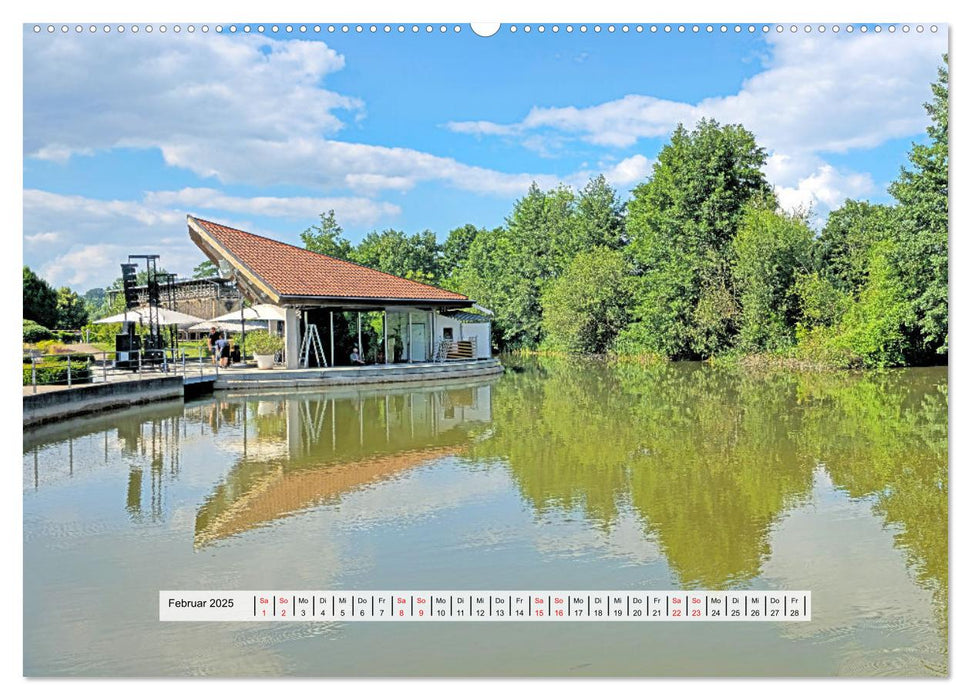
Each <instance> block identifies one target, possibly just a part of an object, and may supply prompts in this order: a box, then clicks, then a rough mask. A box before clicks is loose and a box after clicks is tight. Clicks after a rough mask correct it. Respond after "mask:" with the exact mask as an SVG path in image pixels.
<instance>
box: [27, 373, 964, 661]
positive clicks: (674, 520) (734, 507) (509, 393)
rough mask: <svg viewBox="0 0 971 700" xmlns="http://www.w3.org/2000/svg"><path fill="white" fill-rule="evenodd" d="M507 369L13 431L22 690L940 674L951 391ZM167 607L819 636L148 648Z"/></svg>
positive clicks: (228, 642) (161, 642) (560, 628)
mask: <svg viewBox="0 0 971 700" xmlns="http://www.w3.org/2000/svg"><path fill="white" fill-rule="evenodd" d="M504 363H505V364H506V367H507V370H506V373H505V374H504V375H503V376H501V377H499V378H497V379H494V380H492V381H489V382H479V383H454V384H441V385H435V386H421V387H417V386H407V385H403V386H399V387H396V388H386V389H380V390H353V389H351V390H348V389H342V390H329V391H326V392H316V393H296V392H289V393H286V394H282V393H281V394H269V393H261V394H252V395H240V394H225V395H217V396H216V397H213V398H211V399H206V400H202V401H196V402H192V403H188V404H185V405H183V404H182V403H180V402H177V403H171V404H168V403H167V404H156V405H152V406H146V407H142V408H138V409H133V410H129V411H125V412H120V413H111V414H106V415H102V416H97V417H91V418H86V419H77V420H71V421H66V422H63V423H60V424H58V425H56V426H48V427H44V428H41V429H38V430H34V431H31V432H28V433H25V435H24V451H23V503H24V670H25V673H26V674H28V675H109V676H119V675H152V676H159V675H189V676H213V675H215V676H233V675H339V676H357V675H395V676H401V675H434V676H452V675H461V676H522V675H530V676H531V675H538V676H571V675H590V676H612V675H623V676H656V675H665V676H670V675H674V676H693V675H718V676H721V675H744V676H760V675H783V676H791V675H795V676H833V675H849V676H874V675H905V676H939V675H946V674H947V673H948V641H947V630H948V627H947V621H948V608H947V600H948V540H947V522H948V521H947V504H948V483H947V370H946V368H925V369H908V370H897V371H890V372H884V373H879V374H866V375H863V374H857V375H850V374H832V375H829V374H824V375H820V374H792V373H788V374H764V373H762V374H755V373H751V372H735V371H727V370H722V369H716V368H711V367H706V366H704V365H700V364H694V363H665V364H659V365H639V364H620V365H607V364H606V363H603V362H598V361H594V360H589V361H567V360H541V361H540V360H522V359H517V358H506V359H505V360H504ZM161 589H168V590H193V589H214V590H220V589H221V590H258V589H269V590H280V589H283V590H326V589H332V590H337V589H349V590H354V589H357V590H362V589H366V590H388V589H398V590H421V589H426V590H427V589H437V590H448V589H451V590H462V589H478V590H508V589H518V590H524V589H539V590H551V589H555V590H582V589H600V590H621V589H635V590H670V589H761V590H767V589H768V590H785V589H790V590H806V589H808V590H811V591H812V595H813V619H812V621H810V622H802V623H788V624H787V623H781V622H779V623H777V622H771V623H770V622H750V623H690V624H678V623H633V622H627V623H618V622H615V623H569V622H559V623H555V624H552V625H549V624H541V623H512V622H505V623H437V624H427V623H425V624H423V623H398V624H387V623H386V624H381V623H370V624H369V623H351V624H340V623H334V622H309V623H188V622H185V623H160V622H159V621H158V591H159V590H161Z"/></svg>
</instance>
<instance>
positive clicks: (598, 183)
mask: <svg viewBox="0 0 971 700" xmlns="http://www.w3.org/2000/svg"><path fill="white" fill-rule="evenodd" d="M576 206H577V220H578V224H579V232H578V233H579V237H580V240H579V245H578V248H579V249H580V250H590V249H592V248H594V247H595V246H607V247H608V248H621V247H623V246H624V244H625V242H626V231H625V228H624V205H623V203H622V202H621V201H620V199H619V198H618V197H617V192H616V190H614V189H613V188H612V187H611V186H610V185H609V184H608V183H607V178H605V177H604V176H603V175H597V176H596V177H594V178H592V179H591V180H590V181H589V182H588V183H587V184H586V185H585V186H584V188H583V189H582V190H580V195H579V197H578V198H577V205H576Z"/></svg>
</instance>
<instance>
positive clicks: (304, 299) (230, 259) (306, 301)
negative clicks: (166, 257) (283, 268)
mask: <svg viewBox="0 0 971 700" xmlns="http://www.w3.org/2000/svg"><path fill="white" fill-rule="evenodd" d="M186 220H187V222H188V225H189V238H191V239H192V242H193V243H195V244H196V246H198V247H199V249H200V250H201V251H202V252H203V253H205V255H206V257H208V258H209V259H210V260H211V261H212V262H213V263H214V264H216V265H218V264H219V263H220V262H221V261H226V262H227V263H228V264H229V265H230V266H231V267H232V268H233V269H234V270H235V271H236V273H237V274H236V275H235V277H236V283H237V284H238V285H239V289H240V291H241V292H242V294H243V296H245V297H246V298H247V299H249V300H250V301H252V302H253V303H257V304H259V303H270V304H275V305H276V306H284V307H286V306H289V307H331V308H343V309H359V310H365V309H369V310H375V309H383V308H386V307H390V306H427V307H435V308H453V309H461V308H467V307H468V306H469V305H471V304H473V303H474V301H473V300H472V299H468V298H466V299H421V298H416V299H406V298H401V297H389V298H383V297H347V296H296V295H290V294H280V293H279V292H277V290H276V289H274V288H273V287H272V286H271V285H270V284H269V283H268V282H267V281H266V280H265V279H263V278H262V277H260V275H258V274H257V273H256V272H254V271H253V270H252V269H251V268H250V267H249V266H248V265H246V264H245V263H244V262H243V261H242V260H240V259H239V258H238V257H237V256H235V255H233V254H232V253H231V252H230V251H229V250H227V248H226V247H225V246H224V245H222V244H221V243H220V242H219V241H218V240H217V239H216V238H215V237H214V236H212V235H211V234H210V233H209V232H208V231H206V230H205V228H203V227H202V226H200V225H199V223H198V222H197V221H196V220H195V219H194V218H193V217H192V216H191V215H190V216H187V217H186Z"/></svg>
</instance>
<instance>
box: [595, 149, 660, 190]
mask: <svg viewBox="0 0 971 700" xmlns="http://www.w3.org/2000/svg"><path fill="white" fill-rule="evenodd" d="M653 165H654V161H653V160H651V159H648V158H646V157H644V156H642V155H641V154H639V153H638V154H637V155H633V156H631V157H630V158H625V159H624V160H622V161H620V162H619V163H617V164H616V165H613V166H610V167H607V168H604V170H603V174H604V177H606V178H607V181H608V182H609V183H610V184H611V185H614V186H616V187H627V186H630V185H633V184H634V183H635V182H638V181H640V180H643V179H644V178H646V177H647V176H648V174H650V172H651V167H652V166H653Z"/></svg>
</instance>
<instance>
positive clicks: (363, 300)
mask: <svg viewBox="0 0 971 700" xmlns="http://www.w3.org/2000/svg"><path fill="white" fill-rule="evenodd" d="M188 222H189V236H190V237H191V238H192V240H193V241H194V242H195V244H196V245H198V246H199V248H201V249H202V251H203V252H204V253H205V254H206V255H207V256H208V257H209V259H210V260H212V261H213V262H214V263H216V264H217V265H218V264H220V263H222V262H226V263H228V264H229V265H230V266H232V267H233V268H234V269H235V270H236V272H237V273H238V274H237V280H238V279H239V277H240V276H242V277H243V278H244V279H245V282H246V283H247V286H249V287H250V288H251V289H250V292H251V295H252V296H264V297H265V299H263V300H262V301H265V302H268V303H272V304H277V305H281V306H285V305H287V304H296V305H300V304H307V303H309V304H313V305H319V304H321V303H323V302H328V301H333V302H339V303H340V305H341V307H342V308H352V307H356V306H360V305H363V306H367V307H369V308H371V307H374V305H375V303H377V302H382V303H385V305H386V304H392V305H402V304H416V303H417V304H422V305H433V306H446V307H452V308H462V307H467V306H469V305H471V303H472V300H471V299H469V298H468V297H466V296H464V295H462V294H456V293H455V292H449V291H447V290H445V289H440V288H438V287H433V286H431V285H429V284H423V283H421V282H415V281H414V280H409V279H405V278H403V277H397V276H395V275H390V274H388V273H387V272H380V271H378V270H373V269H371V268H369V267H365V266H363V265H358V264H356V263H352V262H348V261H347V260H341V259H339V258H333V257H331V256H329V255H323V254H321V253H315V252H313V251H310V250H307V249H306V248H298V247H297V246H293V245H290V244H288V243H282V242H280V241H275V240H273V239H271V238H265V237H263V236H257V235H255V234H252V233H247V232H246V231H240V230H239V229H235V228H230V227H229V226H223V225H222V224H217V223H216V222H214V221H206V220H205V219H199V218H196V217H193V216H189V217H188ZM253 292H255V293H253Z"/></svg>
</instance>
